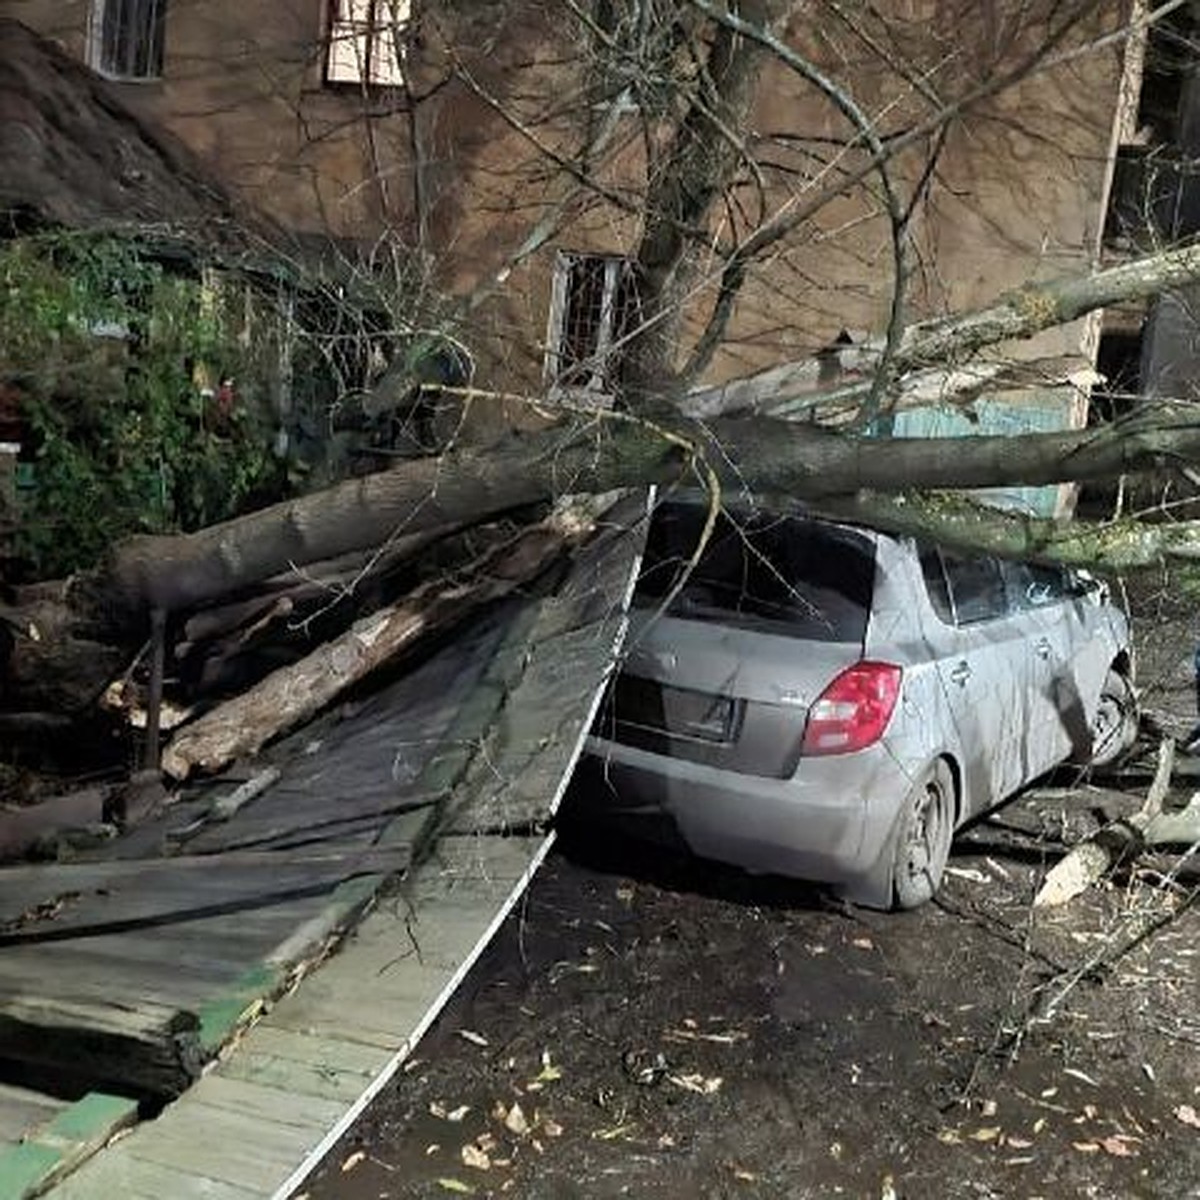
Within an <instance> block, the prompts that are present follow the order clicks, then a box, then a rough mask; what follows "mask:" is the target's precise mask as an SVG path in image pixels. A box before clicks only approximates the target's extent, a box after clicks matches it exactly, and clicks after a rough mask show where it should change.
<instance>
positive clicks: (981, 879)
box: [942, 867, 991, 883]
mask: <svg viewBox="0 0 1200 1200" xmlns="http://www.w3.org/2000/svg"><path fill="white" fill-rule="evenodd" d="M942 873H943V874H945V875H954V876H956V877H957V878H958V879H969V880H970V881H971V882H972V883H991V880H990V879H989V878H988V877H987V876H986V875H985V874H984V873H983V872H982V871H977V870H976V869H975V868H974V867H945V868H944V869H943V872H942Z"/></svg>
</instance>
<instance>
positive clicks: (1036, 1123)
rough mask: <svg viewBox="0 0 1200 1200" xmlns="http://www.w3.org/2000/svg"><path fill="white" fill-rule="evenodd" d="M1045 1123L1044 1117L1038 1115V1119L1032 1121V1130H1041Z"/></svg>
mask: <svg viewBox="0 0 1200 1200" xmlns="http://www.w3.org/2000/svg"><path fill="white" fill-rule="evenodd" d="M1046 1125H1047V1121H1046V1118H1045V1117H1038V1119H1037V1120H1036V1121H1034V1123H1033V1132H1034V1133H1041V1132H1042V1130H1043V1129H1045V1128H1046Z"/></svg>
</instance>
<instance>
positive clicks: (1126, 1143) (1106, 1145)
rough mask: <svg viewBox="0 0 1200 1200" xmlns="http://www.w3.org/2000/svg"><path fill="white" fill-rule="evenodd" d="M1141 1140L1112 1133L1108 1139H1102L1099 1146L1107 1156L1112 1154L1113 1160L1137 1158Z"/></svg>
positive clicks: (1127, 1135) (1125, 1134) (1123, 1134)
mask: <svg viewBox="0 0 1200 1200" xmlns="http://www.w3.org/2000/svg"><path fill="white" fill-rule="evenodd" d="M1139 1140H1140V1139H1139V1138H1135V1137H1131V1136H1130V1135H1129V1134H1127V1133H1112V1134H1109V1136H1108V1137H1103V1138H1100V1139H1099V1141H1098V1143H1097V1144H1098V1145H1099V1147H1100V1149H1101V1150H1103V1151H1104V1153H1105V1154H1111V1155H1112V1156H1113V1158H1137V1153H1138V1152H1137V1143H1138V1141H1139Z"/></svg>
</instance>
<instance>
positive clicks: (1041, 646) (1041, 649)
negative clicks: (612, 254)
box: [1033, 638, 1051, 658]
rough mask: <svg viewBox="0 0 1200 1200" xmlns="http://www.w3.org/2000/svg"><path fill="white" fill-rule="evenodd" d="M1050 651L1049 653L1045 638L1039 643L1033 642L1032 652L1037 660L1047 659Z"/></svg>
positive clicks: (1048, 645)
mask: <svg viewBox="0 0 1200 1200" xmlns="http://www.w3.org/2000/svg"><path fill="white" fill-rule="evenodd" d="M1050 651H1051V646H1050V643H1049V641H1047V639H1046V638H1041V639H1040V640H1039V641H1037V642H1035V643H1034V645H1033V652H1034V654H1036V655H1037V656H1038V658H1049V657H1050Z"/></svg>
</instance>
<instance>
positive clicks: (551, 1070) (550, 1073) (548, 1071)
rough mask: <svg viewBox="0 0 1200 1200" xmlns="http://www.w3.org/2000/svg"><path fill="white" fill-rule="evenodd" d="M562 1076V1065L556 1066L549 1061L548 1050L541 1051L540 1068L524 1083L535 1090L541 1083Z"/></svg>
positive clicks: (552, 1080)
mask: <svg viewBox="0 0 1200 1200" xmlns="http://www.w3.org/2000/svg"><path fill="white" fill-rule="evenodd" d="M561 1078H562V1067H556V1066H555V1065H554V1064H553V1063H552V1062H551V1061H550V1051H549V1050H543V1051H542V1069H541V1070H540V1071H539V1072H538V1073H537V1074H536V1075H535V1076H534V1077H533V1078H532V1079H531V1080H530V1081H529V1082H528V1083H527V1084H526V1085H525V1086H526V1087H530V1088H533V1089H534V1090H535V1091H536V1090H537V1089H538V1088H540V1087H541V1086H542V1085H543V1084H546V1083H553V1082H554V1081H555V1080H556V1079H561Z"/></svg>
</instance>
